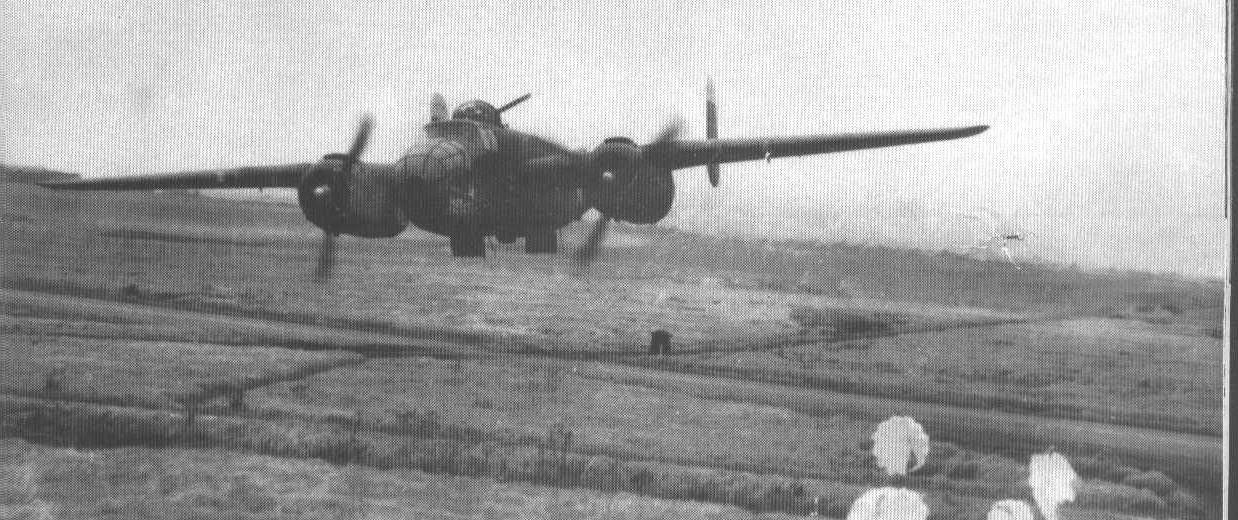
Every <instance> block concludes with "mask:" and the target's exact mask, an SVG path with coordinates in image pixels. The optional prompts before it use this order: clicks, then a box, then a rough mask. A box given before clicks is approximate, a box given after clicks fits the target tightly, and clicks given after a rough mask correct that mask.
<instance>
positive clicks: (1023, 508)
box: [984, 499, 1036, 520]
mask: <svg viewBox="0 0 1238 520" xmlns="http://www.w3.org/2000/svg"><path fill="white" fill-rule="evenodd" d="M1035 518H1036V514H1035V513H1033V512H1032V506H1029V505H1027V502H1024V501H1022V500H1010V499H1007V500H999V501H997V502H994V503H993V507H992V508H990V509H989V514H988V516H985V517H984V519H985V520H1035Z"/></svg>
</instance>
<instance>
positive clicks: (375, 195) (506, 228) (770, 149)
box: [41, 83, 988, 279]
mask: <svg viewBox="0 0 1238 520" xmlns="http://www.w3.org/2000/svg"><path fill="white" fill-rule="evenodd" d="M706 93H707V95H706V98H707V99H706V139H700V140H691V139H680V137H679V134H680V129H681V126H682V123H681V122H679V121H675V122H672V123H671V124H668V125H667V126H666V127H665V128H663V130H662V131H661V132H660V133H659V134H658V135H657V136H656V137H655V138H654V139H653V140H652V141H651V142H649V143H647V144H644V145H640V144H637V143H636V142H635V141H633V140H632V139H630V138H627V137H611V138H608V139H606V140H604V141H603V142H602V143H601V144H600V145H598V146H597V147H596V148H594V149H593V150H583V151H582V150H570V149H568V148H566V147H563V146H560V145H558V144H555V143H553V142H551V141H548V140H546V139H543V138H541V137H538V136H535V135H532V134H528V133H525V132H520V131H517V130H512V129H510V128H508V127H507V126H506V125H504V124H503V122H502V119H501V115H502V114H503V112H506V111H507V110H509V109H511V108H512V107H514V106H516V105H518V104H520V103H521V102H523V101H525V100H526V99H528V98H529V94H525V95H524V96H521V97H519V98H516V99H515V100H513V101H511V102H509V103H507V104H506V105H503V106H501V107H498V108H495V107H494V106H492V105H490V104H489V103H486V102H484V101H479V100H475V101H469V102H467V103H464V104H462V105H460V106H459V107H457V108H456V109H455V111H453V112H452V113H451V114H450V115H448V114H447V103H446V102H445V101H444V100H443V98H442V96H440V95H438V94H435V96H434V98H433V100H432V101H431V116H430V123H429V124H427V125H425V127H424V130H425V138H424V139H422V140H419V141H418V142H415V143H413V145H412V146H411V147H409V149H408V150H407V151H406V152H405V153H404V155H403V156H402V157H400V158H399V159H398V160H396V161H395V162H390V163H376V162H362V161H361V160H360V159H361V153H362V152H363V151H364V150H365V146H366V142H367V141H368V139H369V135H370V130H371V128H372V127H373V120H372V119H371V118H370V117H369V116H368V115H367V116H365V117H363V118H362V120H361V124H360V127H359V128H358V129H357V133H356V135H355V137H354V138H353V142H352V146H351V147H350V148H349V149H348V151H347V152H345V153H331V154H327V155H324V156H323V157H322V159H320V160H319V161H318V162H316V163H300V164H289V165H280V166H251V167H241V168H230V169H220V170H206V171H193V172H182V173H170V174H160V175H145V176H127V177H112V178H96V179H82V180H70V181H57V182H44V183H41V185H42V186H45V187H48V188H53V189H74V190H150V189H215V188H295V189H296V190H297V199H298V201H299V203H300V205H301V210H302V211H303V212H304V213H305V217H306V218H307V219H309V221H310V222H312V223H314V225H316V226H318V227H319V228H322V230H323V231H324V232H325V236H324V239H323V243H322V250H321V254H320V255H319V261H318V270H317V277H318V278H319V279H323V278H326V277H328V276H329V275H330V271H331V268H332V265H333V264H334V255H335V245H334V242H333V240H332V237H334V236H336V235H339V234H349V235H356V236H361V237H370V238H379V237H394V236H396V235H398V234H400V233H401V232H402V231H403V230H404V229H405V228H406V227H407V226H408V223H409V222H412V223H413V225H415V226H417V227H419V228H422V229H425V230H427V231H430V232H432V233H437V234H440V235H445V236H447V237H450V239H451V252H452V254H453V255H455V256H484V255H485V252H486V237H488V236H494V237H496V238H497V239H498V241H499V242H503V243H511V242H514V241H515V240H516V239H517V238H520V237H523V238H524V241H525V242H524V247H525V251H526V252H527V253H547V254H549V253H556V252H557V251H558V243H557V236H558V229H559V228H561V227H563V226H566V225H567V224H569V223H571V222H572V221H575V220H579V219H580V217H581V216H582V215H583V214H584V213H585V212H586V211H588V210H589V209H590V208H594V209H597V210H598V212H599V213H600V214H601V216H602V217H601V219H599V220H598V222H597V224H596V225H595V227H594V228H593V230H592V231H591V232H590V233H589V236H588V238H587V239H586V241H585V243H584V244H583V245H582V246H581V247H580V249H579V250H578V251H577V253H576V255H575V259H576V262H577V265H578V266H587V265H588V264H589V263H590V262H591V261H592V259H593V256H594V253H595V252H596V251H597V249H598V246H599V244H600V243H601V241H602V238H603V237H604V236H605V233H606V228H607V225H608V222H609V221H610V220H612V219H613V220H619V221H626V222H632V223H636V224H652V223H655V222H658V221H659V220H661V219H662V218H663V217H665V216H666V214H667V213H668V212H669V211H670V208H671V202H672V200H674V197H675V182H674V179H673V177H672V172H673V171H675V170H679V169H684V168H691V167H694V166H706V167H707V168H708V170H707V171H708V175H709V182H710V184H712V185H713V186H717V185H718V182H719V177H720V174H719V166H718V165H719V164H722V163H729V162H737V161H751V160H756V159H765V160H769V159H772V158H775V157H790V156H797V155H809V154H819V153H830V152H841V151H847V150H860V149H865V148H878V147H884V146H895V145H903V144H913V143H924V142H930V141H940V140H946V139H956V138H960V137H967V136H971V135H976V134H978V133H980V132H983V131H985V130H986V129H988V127H987V126H970V127H962V128H950V129H937V130H914V131H895V132H880V133H865V134H835V135H812V136H800V137H767V138H748V139H719V138H718V123H717V113H716V108H715V104H714V94H713V85H712V83H711V84H709V85H707V89H706Z"/></svg>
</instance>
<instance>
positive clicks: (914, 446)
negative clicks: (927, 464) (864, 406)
mask: <svg viewBox="0 0 1238 520" xmlns="http://www.w3.org/2000/svg"><path fill="white" fill-rule="evenodd" d="M928 452H929V437H928V434H927V433H925V432H924V427H923V426H920V423H918V422H916V420H915V419H912V418H911V417H905V416H901V415H895V416H893V417H890V418H889V419H886V420H885V421H884V422H882V423H881V424H879V425H877V431H875V432H873V456H874V457H876V458H877V465H878V466H881V469H883V470H885V472H886V473H887V474H890V475H906V474H907V473H908V472H909V471H915V470H917V469H920V467H921V466H924V461H925V460H926V459H927V458H928ZM912 455H915V458H916V463H915V466H912V467H911V468H910V469H909V468H908V465H909V464H910V463H911V457H912Z"/></svg>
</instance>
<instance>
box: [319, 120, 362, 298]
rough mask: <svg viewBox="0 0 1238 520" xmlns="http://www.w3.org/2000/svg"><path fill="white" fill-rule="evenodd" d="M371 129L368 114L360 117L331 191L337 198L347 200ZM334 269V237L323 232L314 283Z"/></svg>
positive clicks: (323, 279) (329, 233)
mask: <svg viewBox="0 0 1238 520" xmlns="http://www.w3.org/2000/svg"><path fill="white" fill-rule="evenodd" d="M373 128H374V118H373V117H372V116H371V115H370V114H365V115H364V116H361V123H360V124H359V125H358V126H357V132H356V134H354V135H353V139H352V146H351V147H349V148H348V153H347V154H345V156H344V164H343V168H341V169H340V174H339V178H337V179H336V181H335V183H334V184H335V185H336V186H335V187H334V189H333V191H334V192H335V194H336V195H337V196H339V197H343V198H344V199H347V197H348V178H349V177H350V176H351V175H352V168H353V165H355V164H356V163H357V161H358V160H360V159H361V154H362V153H363V152H365V147H366V145H367V144H369V141H370V131H371V130H373ZM334 267H335V235H334V234H332V233H331V232H329V231H323V235H322V246H321V247H320V248H319V249H318V267H317V268H315V269H314V281H315V282H318V283H323V282H326V281H327V280H329V279H330V278H331V272H332V271H333V270H334Z"/></svg>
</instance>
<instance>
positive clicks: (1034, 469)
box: [1027, 450, 1079, 520]
mask: <svg viewBox="0 0 1238 520" xmlns="http://www.w3.org/2000/svg"><path fill="white" fill-rule="evenodd" d="M1027 472H1028V476H1027V483H1028V485H1030V486H1031V487H1032V498H1033V499H1035V500H1036V506H1037V507H1039V508H1040V512H1041V513H1042V514H1044V515H1045V519H1046V520H1057V507H1058V506H1059V505H1061V504H1064V503H1066V502H1073V501H1074V500H1075V485H1076V484H1077V483H1078V481H1079V475H1078V474H1076V473H1075V469H1074V468H1072V467H1071V466H1070V461H1068V460H1066V457H1063V456H1062V455H1061V454H1059V453H1055V452H1053V450H1050V451H1049V452H1048V453H1037V454H1035V455H1032V458H1031V460H1030V461H1029V462H1028V464H1027Z"/></svg>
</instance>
